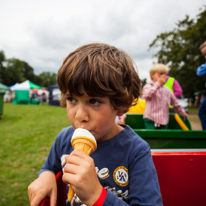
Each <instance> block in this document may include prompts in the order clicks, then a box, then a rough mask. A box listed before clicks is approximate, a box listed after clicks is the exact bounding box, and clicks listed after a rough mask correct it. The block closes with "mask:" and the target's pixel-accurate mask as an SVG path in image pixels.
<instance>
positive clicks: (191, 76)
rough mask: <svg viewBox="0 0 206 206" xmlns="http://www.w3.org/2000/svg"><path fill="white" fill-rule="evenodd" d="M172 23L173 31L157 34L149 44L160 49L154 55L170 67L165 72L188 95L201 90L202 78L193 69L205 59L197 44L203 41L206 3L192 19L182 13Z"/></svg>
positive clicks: (205, 25) (205, 39)
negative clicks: (174, 26)
mask: <svg viewBox="0 0 206 206" xmlns="http://www.w3.org/2000/svg"><path fill="white" fill-rule="evenodd" d="M176 25H177V27H176V28H174V30H173V31H170V32H165V33H161V34H160V35H157V36H156V38H155V39H154V40H153V42H152V43H151V44H150V45H149V47H150V48H152V47H157V48H160V50H159V51H158V52H157V53H156V54H155V55H154V57H157V60H158V62H159V63H163V64H166V65H167V66H168V67H169V68H170V70H169V75H170V76H173V77H175V78H176V79H177V81H178V82H179V83H180V85H181V86H182V89H183V92H184V94H185V95H186V96H192V95H193V93H194V92H195V91H198V90H203V89H205V88H204V82H205V79H204V78H200V77H198V76H197V75H196V70H197V67H198V66H200V65H201V64H203V63H204V62H205V59H204V57H203V55H202V54H201V52H200V45H201V44H202V43H203V42H204V41H206V6H204V9H203V11H202V12H200V13H199V14H198V15H197V16H196V19H190V18H189V16H188V15H186V17H185V19H183V20H182V21H178V23H177V24H176Z"/></svg>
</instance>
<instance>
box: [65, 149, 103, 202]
mask: <svg viewBox="0 0 206 206" xmlns="http://www.w3.org/2000/svg"><path fill="white" fill-rule="evenodd" d="M65 159H66V162H67V164H66V165H65V167H64V175H63V178H62V179H63V181H64V182H65V183H66V184H71V185H72V187H73V189H74V192H75V193H76V194H77V196H78V197H79V198H80V200H81V202H82V203H84V204H86V205H88V206H90V205H93V204H94V203H95V202H96V200H97V199H98V198H99V196H100V195H101V193H102V185H101V184H100V182H99V180H98V177H97V174H96V170H95V165H94V161H93V159H92V158H91V157H90V156H89V155H87V154H86V153H85V152H83V151H81V150H74V151H73V152H72V153H71V154H70V155H68V156H66V158H65Z"/></svg>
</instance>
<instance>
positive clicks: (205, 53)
mask: <svg viewBox="0 0 206 206" xmlns="http://www.w3.org/2000/svg"><path fill="white" fill-rule="evenodd" d="M201 52H202V54H203V56H204V57H205V59H206V46H204V47H203V48H202V49H201Z"/></svg>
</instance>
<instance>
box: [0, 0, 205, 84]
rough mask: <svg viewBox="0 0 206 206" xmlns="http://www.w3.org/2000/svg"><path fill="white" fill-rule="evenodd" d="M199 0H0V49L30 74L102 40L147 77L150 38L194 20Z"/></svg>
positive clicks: (53, 67)
mask: <svg viewBox="0 0 206 206" xmlns="http://www.w3.org/2000/svg"><path fill="white" fill-rule="evenodd" d="M203 5H206V1H205V0H167V1H165V0H144V1H143V0H119V1H117V0H96V1H95V0H75V1H71V0H60V1H58V0H35V1H31V0H0V29H1V31H0V50H3V51H4V54H5V56H6V58H7V59H8V58H13V57H14V58H17V59H20V60H23V61H26V62H27V63H28V64H29V65H30V66H32V68H33V69H34V73H35V74H36V75H38V74H40V73H41V72H46V71H50V72H55V73H56V72H57V71H58V69H59V67H60V66H61V63H62V61H63V59H64V58H65V57H66V56H67V55H68V54H69V53H70V52H71V51H73V50H74V49H76V48H77V47H79V46H81V45H83V44H86V43H90V42H104V43H108V44H111V45H114V46H116V47H118V48H121V49H123V50H124V51H126V52H127V53H128V54H129V55H130V56H131V57H132V58H133V60H134V61H135V63H136V65H137V68H138V73H139V76H140V78H141V79H143V78H147V79H148V80H149V72H148V71H149V69H150V67H151V66H152V62H153V61H155V59H154V58H152V55H153V54H154V53H155V49H151V50H150V51H148V49H149V44H150V43H151V42H152V41H153V40H154V39H155V38H156V36H157V35H158V34H160V33H163V32H168V31H171V30H173V29H174V28H175V24H176V23H177V22H178V20H183V19H184V18H185V16H186V15H189V16H190V17H191V18H195V17H196V15H197V14H199V13H200V10H199V9H200V8H203Z"/></svg>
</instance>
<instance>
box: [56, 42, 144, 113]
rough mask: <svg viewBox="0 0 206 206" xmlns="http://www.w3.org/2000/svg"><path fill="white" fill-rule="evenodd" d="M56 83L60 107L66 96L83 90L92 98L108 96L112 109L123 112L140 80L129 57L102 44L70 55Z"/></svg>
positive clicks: (78, 93) (63, 64)
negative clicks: (59, 94)
mask: <svg viewBox="0 0 206 206" xmlns="http://www.w3.org/2000/svg"><path fill="white" fill-rule="evenodd" d="M57 83H58V85H59V88H60V90H61V92H62V95H61V106H62V107H64V108H65V107H66V93H68V92H69V94H70V95H71V96H72V95H76V96H81V95H83V94H81V93H80V91H81V89H83V90H84V92H85V93H86V94H87V95H89V96H92V97H104V96H108V97H109V99H110V101H111V104H112V105H113V106H114V108H115V109H116V110H119V111H121V112H124V113H125V112H127V111H128V109H129V107H130V106H131V104H132V101H133V99H138V97H139V96H140V90H141V80H140V79H139V76H138V74H137V72H136V71H135V68H134V63H133V61H132V59H131V58H130V57H129V55H128V54H127V53H126V52H124V51H122V50H120V49H117V48H115V47H114V46H110V45H107V44H103V43H91V44H86V45H83V46H81V47H79V48H77V49H76V50H75V51H73V52H71V53H70V54H69V55H68V56H67V57H66V58H65V60H64V61H63V63H62V65H61V67H60V69H59V71H58V75H57Z"/></svg>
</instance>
